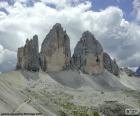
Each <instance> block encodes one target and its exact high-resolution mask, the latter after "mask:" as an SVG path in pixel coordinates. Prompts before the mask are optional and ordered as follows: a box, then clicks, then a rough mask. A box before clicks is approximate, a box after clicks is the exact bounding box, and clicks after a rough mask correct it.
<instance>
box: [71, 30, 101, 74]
mask: <svg viewBox="0 0 140 116" xmlns="http://www.w3.org/2000/svg"><path fill="white" fill-rule="evenodd" d="M71 66H72V68H75V69H78V70H81V71H83V72H85V73H87V74H90V75H92V74H98V73H101V72H102V71H103V48H102V46H101V44H100V43H99V42H98V41H97V40H96V39H95V38H94V36H93V35H92V33H90V32H89V31H86V32H84V33H83V34H82V37H81V39H80V41H79V42H78V43H77V45H76V47H75V49H74V54H73V56H72V59H71Z"/></svg>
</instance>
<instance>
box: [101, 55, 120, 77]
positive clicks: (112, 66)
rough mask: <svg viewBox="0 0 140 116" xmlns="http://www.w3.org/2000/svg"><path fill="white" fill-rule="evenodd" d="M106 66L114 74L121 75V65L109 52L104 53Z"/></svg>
mask: <svg viewBox="0 0 140 116" xmlns="http://www.w3.org/2000/svg"><path fill="white" fill-rule="evenodd" d="M103 62H104V68H105V69H107V70H108V71H109V72H111V73H112V74H114V75H116V76H118V75H119V67H118V65H117V63H116V61H115V60H112V59H111V57H110V56H109V55H108V54H107V53H105V52H104V53H103Z"/></svg>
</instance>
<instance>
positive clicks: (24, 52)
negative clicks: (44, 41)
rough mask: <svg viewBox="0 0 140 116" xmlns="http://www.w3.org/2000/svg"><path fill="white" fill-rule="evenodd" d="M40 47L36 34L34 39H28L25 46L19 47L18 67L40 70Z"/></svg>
mask: <svg viewBox="0 0 140 116" xmlns="http://www.w3.org/2000/svg"><path fill="white" fill-rule="evenodd" d="M38 54H39V47H38V36H37V35H34V36H33V39H31V40H28V39H27V40H26V44H25V46H24V47H21V48H18V52H17V69H24V70H28V71H39V61H38V59H39V55H38Z"/></svg>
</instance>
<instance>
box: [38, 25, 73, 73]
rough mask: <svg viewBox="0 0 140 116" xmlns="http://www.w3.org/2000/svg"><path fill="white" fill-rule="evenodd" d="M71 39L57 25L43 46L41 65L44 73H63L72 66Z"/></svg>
mask: <svg viewBox="0 0 140 116" xmlns="http://www.w3.org/2000/svg"><path fill="white" fill-rule="evenodd" d="M70 58H71V51H70V39H69V37H68V35H67V33H66V31H64V30H63V28H62V27H61V24H59V23H57V24H55V25H54V26H53V28H52V29H51V30H50V32H49V33H48V34H47V36H46V38H45V39H44V41H43V43H42V46H41V53H40V64H41V69H42V70H43V71H46V70H47V71H49V72H52V71H56V72H57V71H61V70H65V69H68V68H69V66H70Z"/></svg>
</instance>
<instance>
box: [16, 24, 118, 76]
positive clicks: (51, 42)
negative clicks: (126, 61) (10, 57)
mask: <svg viewBox="0 0 140 116" xmlns="http://www.w3.org/2000/svg"><path fill="white" fill-rule="evenodd" d="M40 68H41V69H42V70H43V71H48V72H53V71H55V72H58V71H61V70H66V69H67V70H68V69H76V70H81V71H82V72H84V73H87V74H90V75H92V74H100V73H102V72H103V70H104V69H107V70H108V71H109V72H111V73H113V74H114V75H116V76H118V75H119V67H118V65H117V63H116V61H115V60H114V61H113V60H112V59H111V58H110V56H109V55H108V54H107V53H104V52H103V48H102V46H101V44H100V43H99V42H98V40H96V39H95V37H94V36H93V35H92V33H91V32H89V31H86V32H84V33H83V34H82V37H81V38H80V41H79V42H78V43H77V45H76V47H75V49H74V54H73V56H72V57H71V51H70V39H69V37H68V35H67V33H66V31H64V30H63V28H62V26H61V24H59V23H57V24H55V25H54V26H53V28H52V29H51V30H50V32H49V33H48V34H47V36H46V37H45V39H44V41H43V43H42V46H41V52H40V53H39V46H38V36H37V35H35V36H33V39H31V40H28V39H27V40H26V44H25V46H24V47H21V48H19V49H18V53H17V69H23V70H28V71H39V69H40Z"/></svg>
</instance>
